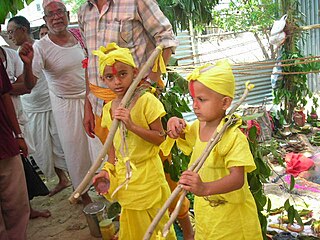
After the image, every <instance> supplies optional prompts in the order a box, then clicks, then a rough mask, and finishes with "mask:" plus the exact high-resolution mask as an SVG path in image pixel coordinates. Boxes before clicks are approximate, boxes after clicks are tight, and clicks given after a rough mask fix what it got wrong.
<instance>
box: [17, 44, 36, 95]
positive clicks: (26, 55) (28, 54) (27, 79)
mask: <svg viewBox="0 0 320 240" xmlns="http://www.w3.org/2000/svg"><path fill="white" fill-rule="evenodd" d="M33 55H34V51H33V47H32V44H30V43H28V42H25V43H23V44H22V45H21V47H20V49H19V56H20V58H21V60H22V61H23V63H24V84H25V85H26V87H27V89H29V90H31V89H32V88H33V87H34V86H35V85H36V83H37V80H38V79H37V77H36V76H34V75H33V72H32V60H33Z"/></svg>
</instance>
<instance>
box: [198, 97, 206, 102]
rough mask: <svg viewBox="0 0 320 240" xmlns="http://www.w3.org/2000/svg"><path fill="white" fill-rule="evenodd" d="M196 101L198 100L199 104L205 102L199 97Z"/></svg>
mask: <svg viewBox="0 0 320 240" xmlns="http://www.w3.org/2000/svg"><path fill="white" fill-rule="evenodd" d="M197 100H198V101H199V102H204V101H205V99H203V98H201V97H198V98H197Z"/></svg>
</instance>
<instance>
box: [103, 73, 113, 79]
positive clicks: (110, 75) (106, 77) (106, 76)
mask: <svg viewBox="0 0 320 240" xmlns="http://www.w3.org/2000/svg"><path fill="white" fill-rule="evenodd" d="M104 78H105V79H106V80H111V79H112V78H113V75H112V74H107V75H104Z"/></svg>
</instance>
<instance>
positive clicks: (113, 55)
mask: <svg viewBox="0 0 320 240" xmlns="http://www.w3.org/2000/svg"><path fill="white" fill-rule="evenodd" d="M92 54H93V55H96V56H98V57H99V74H100V76H103V72H104V69H105V67H106V66H112V65H113V64H115V62H116V61H119V62H122V63H125V64H128V65H130V66H132V67H134V68H135V67H136V64H135V63H134V60H133V57H132V55H131V52H130V50H129V49H128V48H121V47H119V46H118V45H117V44H116V43H114V42H112V43H109V44H108V45H107V46H106V47H103V46H101V47H100V48H99V49H98V50H93V51H92Z"/></svg>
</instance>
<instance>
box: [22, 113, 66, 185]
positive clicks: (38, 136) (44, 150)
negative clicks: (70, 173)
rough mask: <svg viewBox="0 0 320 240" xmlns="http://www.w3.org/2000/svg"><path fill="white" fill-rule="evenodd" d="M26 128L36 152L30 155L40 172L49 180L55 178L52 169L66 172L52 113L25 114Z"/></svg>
mask: <svg viewBox="0 0 320 240" xmlns="http://www.w3.org/2000/svg"><path fill="white" fill-rule="evenodd" d="M26 114H27V116H28V119H29V122H28V123H27V125H26V127H27V128H28V129H29V132H30V133H31V134H32V139H33V140H34V143H35V149H36V151H35V152H34V153H33V154H32V156H33V157H34V159H35V161H36V163H37V165H38V166H39V168H40V170H41V171H42V172H43V174H44V175H45V176H46V178H48V179H50V178H53V177H54V176H56V173H55V171H54V168H59V169H62V170H64V171H67V165H66V161H65V159H64V153H63V150H62V146H61V143H60V139H59V136H58V131H57V127H56V124H55V121H54V118H53V113H52V111H51V110H50V111H46V112H26Z"/></svg>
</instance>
